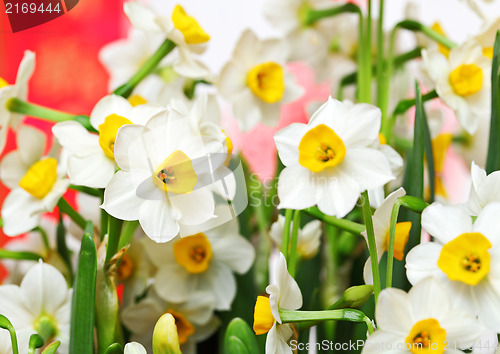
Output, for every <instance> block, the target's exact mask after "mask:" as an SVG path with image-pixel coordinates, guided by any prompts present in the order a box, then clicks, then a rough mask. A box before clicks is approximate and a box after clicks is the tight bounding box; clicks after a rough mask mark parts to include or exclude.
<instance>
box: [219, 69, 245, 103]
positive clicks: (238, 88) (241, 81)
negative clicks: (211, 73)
mask: <svg viewBox="0 0 500 354" xmlns="http://www.w3.org/2000/svg"><path fill="white" fill-rule="evenodd" d="M246 74H247V73H246V72H245V70H244V68H242V67H241V66H239V65H237V64H236V63H233V62H229V63H227V64H226V65H225V66H224V67H223V68H222V71H221V73H220V75H219V80H218V82H217V89H218V90H219V92H220V94H221V95H222V96H223V97H225V98H226V99H229V97H232V96H234V95H238V94H240V93H241V92H242V91H243V90H246V89H247V88H246Z"/></svg>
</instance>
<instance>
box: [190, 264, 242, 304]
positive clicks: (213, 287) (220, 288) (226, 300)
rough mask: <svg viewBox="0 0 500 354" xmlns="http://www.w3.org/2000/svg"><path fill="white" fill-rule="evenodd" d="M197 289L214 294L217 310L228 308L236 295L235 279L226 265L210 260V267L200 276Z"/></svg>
mask: <svg viewBox="0 0 500 354" xmlns="http://www.w3.org/2000/svg"><path fill="white" fill-rule="evenodd" d="M199 289H201V290H209V291H211V292H212V294H214V297H215V308H216V309H217V310H229V309H230V308H231V303H232V302H233V300H234V297H235V296H236V279H235V278H234V274H233V273H232V272H231V269H229V267H228V266H226V265H225V264H223V263H221V262H216V261H212V262H211V263H210V268H209V269H208V270H207V271H206V272H205V273H204V274H203V276H201V277H200V285H199Z"/></svg>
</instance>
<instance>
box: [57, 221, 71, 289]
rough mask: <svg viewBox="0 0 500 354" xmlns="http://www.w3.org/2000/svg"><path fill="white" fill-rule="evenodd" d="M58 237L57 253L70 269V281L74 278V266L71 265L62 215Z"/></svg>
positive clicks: (58, 225)
mask: <svg viewBox="0 0 500 354" xmlns="http://www.w3.org/2000/svg"><path fill="white" fill-rule="evenodd" d="M56 236H57V252H58V253H59V254H60V255H61V257H62V259H63V260H64V263H66V266H67V267H68V269H69V274H70V279H72V278H73V265H72V264H71V255H70V252H69V249H68V246H67V245H66V228H65V227H64V223H63V219H62V215H61V214H59V224H57V229H56Z"/></svg>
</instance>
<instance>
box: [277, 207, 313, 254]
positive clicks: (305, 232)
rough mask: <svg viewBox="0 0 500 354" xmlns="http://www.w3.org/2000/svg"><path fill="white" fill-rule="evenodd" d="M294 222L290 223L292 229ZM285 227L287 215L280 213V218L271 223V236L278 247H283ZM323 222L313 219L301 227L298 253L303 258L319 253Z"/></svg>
mask: <svg viewBox="0 0 500 354" xmlns="http://www.w3.org/2000/svg"><path fill="white" fill-rule="evenodd" d="M292 226H293V222H292V223H291V225H290V230H291V229H292ZM284 229H285V217H284V216H283V215H278V220H277V221H276V222H274V223H273V224H272V225H271V230H269V236H271V239H272V240H273V242H274V244H275V245H276V247H277V248H278V249H281V244H282V241H283V230H284ZM321 233H322V230H321V222H320V221H318V220H313V221H311V222H308V223H307V224H306V225H304V227H303V228H301V229H299V237H298V240H297V253H298V254H299V255H300V257H302V258H303V259H309V258H312V257H314V256H315V255H316V253H318V249H319V245H320V242H321Z"/></svg>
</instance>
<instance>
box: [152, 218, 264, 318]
mask: <svg viewBox="0 0 500 354" xmlns="http://www.w3.org/2000/svg"><path fill="white" fill-rule="evenodd" d="M145 241H147V240H145ZM144 245H145V250H146V253H147V254H148V256H149V259H150V260H151V262H153V264H154V265H155V266H156V267H157V268H158V272H157V273H156V276H155V280H156V281H155V285H154V288H155V289H156V291H157V293H158V294H159V295H160V296H161V297H162V298H163V299H165V300H166V301H170V302H175V303H179V302H182V301H185V300H186V299H187V298H188V297H189V295H190V294H191V293H192V292H193V291H195V290H203V291H205V292H209V293H211V294H213V296H214V298H215V308H216V309H218V310H229V309H230V308H231V303H232V301H233V299H234V296H235V295H236V279H235V277H234V274H233V272H236V273H239V274H244V273H246V272H247V271H248V269H249V268H250V266H251V265H252V263H253V260H254V258H255V250H254V248H253V246H252V244H251V243H250V242H248V241H247V240H246V239H244V238H243V237H242V236H240V235H239V231H238V223H237V222H235V221H230V222H227V223H225V224H223V225H221V226H219V227H216V228H214V229H211V230H207V231H205V232H203V233H197V234H195V235H191V236H186V237H180V238H176V239H174V240H172V241H171V242H168V243H165V244H162V245H158V244H155V243H153V242H145V243H144Z"/></svg>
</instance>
